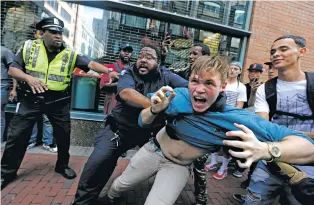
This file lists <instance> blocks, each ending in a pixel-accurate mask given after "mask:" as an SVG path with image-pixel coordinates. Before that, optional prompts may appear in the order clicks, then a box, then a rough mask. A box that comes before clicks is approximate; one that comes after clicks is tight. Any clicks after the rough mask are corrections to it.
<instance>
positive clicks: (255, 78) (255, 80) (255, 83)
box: [243, 63, 263, 108]
mask: <svg viewBox="0 0 314 205" xmlns="http://www.w3.org/2000/svg"><path fill="white" fill-rule="evenodd" d="M248 71H249V75H248V77H249V80H250V82H249V83H246V84H244V85H245V87H246V96H247V102H244V105H243V108H251V107H254V103H255V95H256V90H257V88H258V87H259V86H260V85H261V84H263V82H261V81H260V79H259V78H260V76H261V75H262V73H263V65H262V64H257V63H254V64H251V65H250V67H249V69H248Z"/></svg>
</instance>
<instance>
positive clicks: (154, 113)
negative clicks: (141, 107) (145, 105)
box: [150, 106, 158, 115]
mask: <svg viewBox="0 0 314 205" xmlns="http://www.w3.org/2000/svg"><path fill="white" fill-rule="evenodd" d="M150 112H151V113H152V114H153V115H158V112H153V110H152V106H150Z"/></svg>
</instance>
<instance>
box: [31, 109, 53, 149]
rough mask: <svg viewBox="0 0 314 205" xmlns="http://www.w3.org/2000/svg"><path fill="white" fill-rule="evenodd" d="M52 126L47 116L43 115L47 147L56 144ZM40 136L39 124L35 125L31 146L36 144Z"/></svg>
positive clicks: (44, 137) (44, 141)
mask: <svg viewBox="0 0 314 205" xmlns="http://www.w3.org/2000/svg"><path fill="white" fill-rule="evenodd" d="M52 133H53V129H52V125H51V123H50V121H49V119H48V118H47V116H46V115H43V143H44V144H46V145H51V144H54V141H53V135H52ZM37 135H38V127H37V123H36V124H35V126H34V128H33V132H32V136H31V139H30V140H29V144H31V143H36V140H37Z"/></svg>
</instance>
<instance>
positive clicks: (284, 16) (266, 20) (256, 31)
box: [243, 1, 314, 82]
mask: <svg viewBox="0 0 314 205" xmlns="http://www.w3.org/2000/svg"><path fill="white" fill-rule="evenodd" d="M313 11H314V2H313V1H254V8H253V13H252V19H251V25H250V30H251V31H252V35H251V37H250V39H249V43H248V47H247V53H246V59H245V67H244V68H245V69H244V76H243V77H244V81H245V82H247V81H248V77H247V68H248V67H249V65H250V64H252V63H264V62H266V61H269V52H270V47H271V45H272V43H273V41H274V40H275V39H276V38H278V37H279V36H282V35H285V34H294V35H299V36H303V37H304V38H305V39H306V41H307V48H308V52H307V55H306V57H304V58H303V60H302V64H301V65H302V69H303V70H304V71H314V66H313V62H314V13H313ZM265 68H267V67H266V66H265ZM263 78H264V79H266V72H264V74H263Z"/></svg>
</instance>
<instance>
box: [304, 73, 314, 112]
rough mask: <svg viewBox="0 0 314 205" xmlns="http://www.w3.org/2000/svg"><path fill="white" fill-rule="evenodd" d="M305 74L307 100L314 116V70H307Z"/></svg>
mask: <svg viewBox="0 0 314 205" xmlns="http://www.w3.org/2000/svg"><path fill="white" fill-rule="evenodd" d="M305 76H306V95H307V100H308V103H309V106H310V108H311V110H312V115H313V118H314V72H305Z"/></svg>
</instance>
